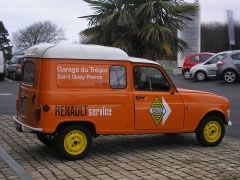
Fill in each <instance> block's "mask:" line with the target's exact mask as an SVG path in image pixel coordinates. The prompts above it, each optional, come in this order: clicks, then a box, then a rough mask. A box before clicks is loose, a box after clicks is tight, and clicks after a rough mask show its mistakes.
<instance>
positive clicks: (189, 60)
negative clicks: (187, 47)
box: [182, 52, 214, 79]
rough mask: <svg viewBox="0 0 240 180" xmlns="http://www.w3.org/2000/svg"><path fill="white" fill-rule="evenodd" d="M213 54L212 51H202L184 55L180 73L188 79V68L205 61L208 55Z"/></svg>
mask: <svg viewBox="0 0 240 180" xmlns="http://www.w3.org/2000/svg"><path fill="white" fill-rule="evenodd" d="M212 56H214V53H209V52H202V53H194V54H190V55H186V56H185V59H184V63H183V67H182V74H183V77H184V78H185V79H189V75H190V69H191V68H192V67H193V66H195V65H196V64H199V63H202V62H205V61H206V60H208V59H209V58H210V57H212Z"/></svg>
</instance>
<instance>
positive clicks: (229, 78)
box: [223, 70, 238, 84]
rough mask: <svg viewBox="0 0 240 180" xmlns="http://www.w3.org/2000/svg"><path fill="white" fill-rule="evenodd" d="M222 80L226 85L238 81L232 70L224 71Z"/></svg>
mask: <svg viewBox="0 0 240 180" xmlns="http://www.w3.org/2000/svg"><path fill="white" fill-rule="evenodd" d="M223 79H224V81H225V82H227V83H229V84H230V83H234V82H236V81H237V80H238V76H237V73H236V72H235V71H233V70H226V71H225V72H224V74H223Z"/></svg>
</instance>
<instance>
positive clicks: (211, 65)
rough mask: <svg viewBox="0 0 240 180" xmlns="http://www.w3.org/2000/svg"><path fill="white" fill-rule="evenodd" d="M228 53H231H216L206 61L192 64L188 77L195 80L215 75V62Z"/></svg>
mask: <svg viewBox="0 0 240 180" xmlns="http://www.w3.org/2000/svg"><path fill="white" fill-rule="evenodd" d="M229 53H231V51H224V52H220V53H217V54H216V55H214V56H212V57H211V58H210V59H208V60H207V61H205V62H203V63H200V64H197V65H195V66H193V67H192V68H191V69H190V78H191V79H195V80H197V81H204V80H206V79H207V78H211V77H216V71H217V62H218V61H219V60H222V59H223V58H224V57H225V56H226V55H227V54H229Z"/></svg>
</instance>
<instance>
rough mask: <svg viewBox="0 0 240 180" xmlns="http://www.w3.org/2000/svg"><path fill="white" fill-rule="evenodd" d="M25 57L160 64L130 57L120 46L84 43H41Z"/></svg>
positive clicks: (32, 48) (28, 51)
mask: <svg viewBox="0 0 240 180" xmlns="http://www.w3.org/2000/svg"><path fill="white" fill-rule="evenodd" d="M25 57H35V58H47V59H48V58H51V59H55V58H56V59H59V58H60V59H89V60H122V61H131V62H136V63H151V64H158V63H156V62H154V61H150V60H147V59H142V58H134V57H129V56H128V55H127V53H125V52H124V51H123V50H121V49H119V48H114V47H106V46H99V45H85V44H84V45H83V44H68V45H66V44H58V45H56V44H39V45H35V46H33V47H31V48H29V49H28V50H27V51H26V53H25Z"/></svg>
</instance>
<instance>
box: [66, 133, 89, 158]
mask: <svg viewBox="0 0 240 180" xmlns="http://www.w3.org/2000/svg"><path fill="white" fill-rule="evenodd" d="M86 147H87V137H86V135H85V134H84V133H83V132H82V131H80V130H73V131H70V132H69V133H68V134H67V135H66V136H65V139H64V148H65V150H66V151H67V152H68V153H69V154H71V155H78V154H81V153H82V152H83V151H84V150H85V149H86Z"/></svg>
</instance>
